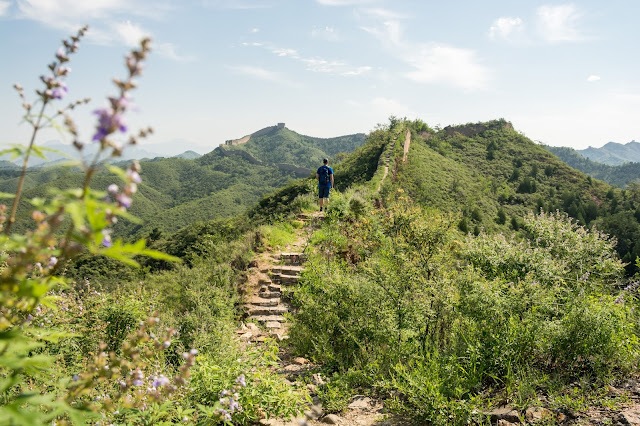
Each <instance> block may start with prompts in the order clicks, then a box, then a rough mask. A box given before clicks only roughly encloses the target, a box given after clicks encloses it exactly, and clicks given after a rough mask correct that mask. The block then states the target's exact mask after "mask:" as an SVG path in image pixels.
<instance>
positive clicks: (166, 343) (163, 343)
mask: <svg viewBox="0 0 640 426" xmlns="http://www.w3.org/2000/svg"><path fill="white" fill-rule="evenodd" d="M169 346H171V340H165V341H164V342H162V347H163V348H165V349H167V348H168V347H169Z"/></svg>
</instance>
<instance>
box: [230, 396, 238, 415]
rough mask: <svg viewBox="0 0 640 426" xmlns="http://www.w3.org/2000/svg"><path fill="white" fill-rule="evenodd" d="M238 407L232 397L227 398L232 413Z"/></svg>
mask: <svg viewBox="0 0 640 426" xmlns="http://www.w3.org/2000/svg"><path fill="white" fill-rule="evenodd" d="M238 408H240V405H238V403H237V402H236V401H235V400H234V399H233V398H229V411H231V412H232V413H233V412H235V411H236V410H237V409H238Z"/></svg>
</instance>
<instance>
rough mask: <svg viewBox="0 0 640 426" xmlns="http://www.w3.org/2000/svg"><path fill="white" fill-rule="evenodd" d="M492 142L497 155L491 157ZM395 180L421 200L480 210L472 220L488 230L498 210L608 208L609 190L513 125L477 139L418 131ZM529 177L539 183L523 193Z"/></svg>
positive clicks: (457, 209) (467, 211) (450, 207)
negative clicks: (426, 136) (592, 205)
mask: <svg viewBox="0 0 640 426" xmlns="http://www.w3.org/2000/svg"><path fill="white" fill-rule="evenodd" d="M491 146H492V147H493V148H492V150H493V158H491V156H489V155H488V150H489V147H491ZM536 169H537V172H536V173H535V178H534V177H533V176H532V174H533V172H535V171H536ZM514 170H517V171H516V172H515V173H516V174H518V175H519V177H518V178H517V179H514V178H513V175H514ZM395 180H396V182H397V186H398V187H401V188H402V189H404V190H405V191H407V192H408V194H409V195H410V197H411V198H413V199H414V200H416V201H418V202H419V203H420V204H424V205H428V206H433V207H437V208H439V209H442V210H444V211H453V212H462V214H463V215H464V216H465V217H467V218H469V219H471V216H472V213H473V211H474V210H477V211H478V212H479V213H480V215H481V220H474V222H476V224H478V225H481V226H483V227H484V228H485V229H492V228H495V227H496V222H495V219H496V216H497V212H498V210H499V209H503V210H504V211H505V213H506V214H507V216H515V217H522V216H523V215H524V214H525V213H527V212H530V211H537V210H539V208H540V207H543V208H545V209H546V210H551V211H553V210H555V209H560V210H565V211H568V210H571V209H572V208H573V207H575V209H574V210H576V211H569V213H570V214H573V215H574V216H576V217H577V216H578V213H579V214H580V217H581V218H586V213H585V212H584V210H585V209H586V206H587V205H589V204H590V203H595V205H597V206H599V208H600V209H607V208H608V202H609V201H608V200H607V199H606V193H607V191H608V190H609V189H610V187H609V186H608V185H606V184H605V183H602V182H599V181H596V180H589V179H588V178H587V176H586V175H584V174H583V173H582V172H579V171H577V170H575V169H572V168H571V167H569V166H568V165H566V164H565V163H563V162H561V161H559V160H558V159H557V158H556V157H555V156H553V155H552V154H550V153H549V152H547V151H546V150H545V149H544V148H542V147H541V146H539V145H536V144H535V143H533V142H532V141H531V140H529V139H528V138H526V137H524V136H522V135H521V134H519V133H518V132H516V131H514V130H513V129H511V128H510V127H504V128H500V126H498V127H496V128H493V129H488V130H486V131H484V132H482V133H480V134H477V135H474V136H473V137H465V136H462V135H460V134H455V135H451V136H447V135H446V134H445V132H444V131H441V132H440V133H438V134H436V135H435V136H433V137H432V138H430V139H429V140H427V141H425V140H424V139H423V138H421V137H419V136H417V135H414V137H413V140H412V145H411V151H410V153H409V161H408V162H407V163H406V164H403V165H400V166H399V167H398V171H397V177H396V179H395ZM525 180H529V181H530V182H533V181H535V191H533V192H527V191H523V189H522V186H521V184H522V183H523V182H524V181H525ZM572 205H573V207H572ZM476 219H477V216H476ZM585 220H587V221H588V220H589V218H586V219H585Z"/></svg>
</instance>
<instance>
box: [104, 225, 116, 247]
mask: <svg viewBox="0 0 640 426" xmlns="http://www.w3.org/2000/svg"><path fill="white" fill-rule="evenodd" d="M102 245H103V246H105V247H107V248H109V247H111V246H112V245H113V243H112V242H111V230H110V229H103V230H102Z"/></svg>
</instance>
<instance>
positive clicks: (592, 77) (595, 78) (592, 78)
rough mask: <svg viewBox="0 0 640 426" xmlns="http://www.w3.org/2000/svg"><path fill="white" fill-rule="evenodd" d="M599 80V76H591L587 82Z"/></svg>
mask: <svg viewBox="0 0 640 426" xmlns="http://www.w3.org/2000/svg"><path fill="white" fill-rule="evenodd" d="M599 80H600V76H599V75H595V74H591V75H590V76H589V77H587V81H588V82H593V81H599Z"/></svg>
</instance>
